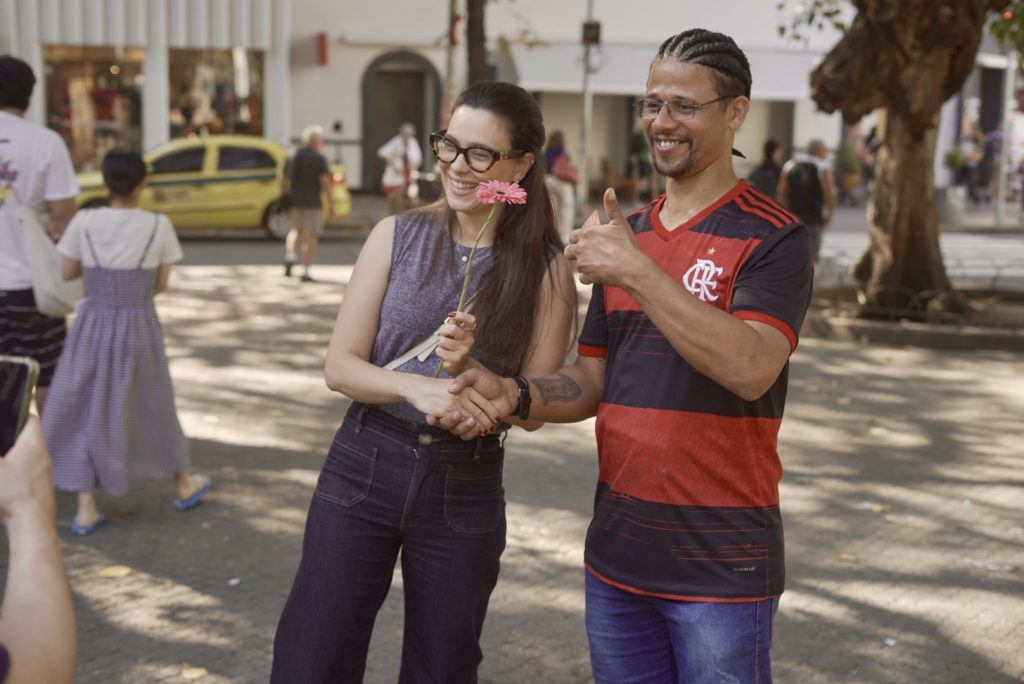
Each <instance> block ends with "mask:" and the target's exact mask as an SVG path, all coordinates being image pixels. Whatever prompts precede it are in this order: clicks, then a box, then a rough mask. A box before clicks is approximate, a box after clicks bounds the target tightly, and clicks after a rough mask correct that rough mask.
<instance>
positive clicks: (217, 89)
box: [0, 0, 292, 169]
mask: <svg viewBox="0 0 1024 684" xmlns="http://www.w3.org/2000/svg"><path fill="white" fill-rule="evenodd" d="M291 15H292V7H291V0H0V54H13V55H14V56H16V57H19V58H21V59H23V60H25V61H26V62H28V63H29V64H30V65H31V66H32V68H33V71H34V72H35V74H36V78H37V82H38V83H37V87H36V91H35V93H34V95H33V100H32V103H31V106H30V107H29V111H28V112H27V114H26V115H27V116H28V118H30V119H32V120H35V121H37V122H40V123H46V124H47V125H48V126H50V127H51V128H54V129H56V130H58V131H60V132H61V133H62V134H63V135H64V137H65V139H66V140H67V141H68V146H69V148H70V149H71V152H72V158H73V160H74V162H75V165H76V167H78V168H80V169H83V168H91V167H95V166H96V165H97V163H98V161H99V159H101V158H102V156H103V154H105V152H106V151H107V150H108V149H110V148H111V147H114V146H118V145H127V146H130V147H136V148H143V149H149V148H151V147H154V146H155V145H158V144H160V143H162V142H165V141H166V140H168V139H170V138H171V137H175V136H178V135H183V134H187V133H190V132H195V131H199V130H206V131H211V132H238V133H252V134H258V135H267V136H268V137H271V138H275V139H279V140H282V141H284V140H286V139H287V138H288V136H289V132H290V122H289V120H288V117H289V114H290V107H289V102H290V96H289V90H288V85H289V74H288V64H289V45H290V43H289V36H290V30H289V26H290V21H291Z"/></svg>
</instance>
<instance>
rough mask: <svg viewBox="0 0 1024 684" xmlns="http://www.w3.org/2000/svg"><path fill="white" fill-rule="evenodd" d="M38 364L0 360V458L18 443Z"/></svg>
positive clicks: (9, 358) (28, 360) (26, 359)
mask: <svg viewBox="0 0 1024 684" xmlns="http://www.w3.org/2000/svg"><path fill="white" fill-rule="evenodd" d="M38 378H39V364H38V363H36V360H35V359H31V358H29V357H27V356H0V457H2V456H4V455H6V454H7V452H8V451H10V450H11V447H12V446H14V442H15V440H17V439H18V433H20V432H21V428H22V427H24V425H25V420H26V419H27V418H28V407H29V404H31V403H32V394H33V392H34V391H35V387H36V380H37V379H38Z"/></svg>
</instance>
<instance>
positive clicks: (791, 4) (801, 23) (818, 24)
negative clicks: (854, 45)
mask: <svg viewBox="0 0 1024 684" xmlns="http://www.w3.org/2000/svg"><path fill="white" fill-rule="evenodd" d="M1020 1H1021V2H1024V0H1020ZM846 2H847V0H780V1H779V3H778V4H777V5H776V6H775V7H776V9H778V10H779V11H780V12H784V13H786V14H789V15H790V17H789V24H788V25H787V24H780V25H779V27H778V31H779V35H780V36H782V37H786V36H789V39H790V40H793V41H798V42H807V34H806V33H805V31H806V30H807V29H815V30H818V31H821V30H824V28H825V27H826V26H831V27H832V28H834V29H835V30H836V31H838V32H840V33H846V29H847V26H846V23H845V22H843V20H842V15H843V10H842V6H843V4H844V3H846Z"/></svg>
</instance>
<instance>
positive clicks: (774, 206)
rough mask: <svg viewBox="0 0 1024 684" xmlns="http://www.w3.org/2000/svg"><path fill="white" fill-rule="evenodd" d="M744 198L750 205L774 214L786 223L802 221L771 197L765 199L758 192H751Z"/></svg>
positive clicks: (745, 194)
mask: <svg viewBox="0 0 1024 684" xmlns="http://www.w3.org/2000/svg"><path fill="white" fill-rule="evenodd" d="M744 197H745V198H746V199H747V201H748V202H750V204H752V205H754V206H756V207H759V208H761V209H765V210H766V211H770V212H772V213H773V214H775V215H776V216H778V217H780V218H781V219H782V220H783V221H785V222H786V223H799V222H800V219H798V218H797V217H796V216H794V215H793V214H792V213H790V212H788V211H786V209H784V208H783V207H782V205H780V204H779V203H778V202H776V201H775V200H773V199H771V198H770V197H765V196H764V195H762V194H761V193H759V192H757V191H756V190H750V191H749V192H747V193H744Z"/></svg>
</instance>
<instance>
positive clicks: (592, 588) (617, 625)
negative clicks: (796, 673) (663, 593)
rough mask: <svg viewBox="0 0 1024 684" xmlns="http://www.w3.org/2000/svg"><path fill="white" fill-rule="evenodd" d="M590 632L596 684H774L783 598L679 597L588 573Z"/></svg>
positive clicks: (592, 664)
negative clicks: (644, 592)
mask: <svg viewBox="0 0 1024 684" xmlns="http://www.w3.org/2000/svg"><path fill="white" fill-rule="evenodd" d="M586 590H587V636H588V637H589V639H590V664H591V667H592V668H593V671H594V681H595V682H596V684H683V683H684V682H685V684H770V682H771V681H772V666H771V657H770V651H771V647H772V621H773V620H774V617H775V611H776V609H777V608H778V605H779V600H778V599H777V598H773V599H766V600H764V601H757V602H754V603H701V602H693V601H671V600H668V599H659V598H654V597H651V596H641V595H639V594H633V593H631V592H628V591H624V590H622V589H618V588H617V587H613V586H612V585H610V584H606V583H605V582H602V581H601V580H599V579H597V578H596V577H594V575H593V574H592V573H590V572H587V573H586Z"/></svg>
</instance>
